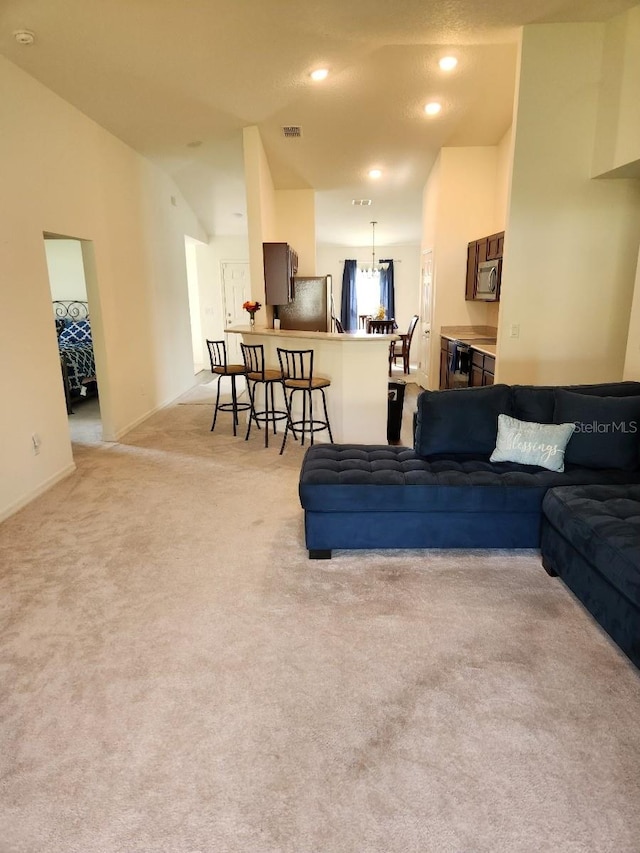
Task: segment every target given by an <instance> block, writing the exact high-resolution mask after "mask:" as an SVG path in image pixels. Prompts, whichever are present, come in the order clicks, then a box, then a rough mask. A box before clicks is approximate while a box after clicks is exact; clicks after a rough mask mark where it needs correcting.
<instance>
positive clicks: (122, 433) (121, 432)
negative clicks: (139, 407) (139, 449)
mask: <svg viewBox="0 0 640 853" xmlns="http://www.w3.org/2000/svg"><path fill="white" fill-rule="evenodd" d="M167 405H168V403H163V404H162V405H161V406H156V407H155V408H154V409H150V410H149V411H148V412H145V414H144V415H140V417H139V418H136V419H135V420H134V421H131V423H130V424H127V426H125V427H122V429H119V430H118V431H117V432H116V433H113V434H112V435H107V434H106V433H103V436H102V440H103V441H120V439H121V438H122V437H123V436H125V435H126V434H127V433H128V432H131V430H132V429H135V428H136V427H137V426H140V424H141V423H143V422H144V421H146V420H147V418H150V417H151V415H155V413H156V412H159V411H160V409H164V408H166V406H167Z"/></svg>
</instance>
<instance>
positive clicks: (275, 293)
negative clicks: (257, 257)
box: [262, 243, 298, 305]
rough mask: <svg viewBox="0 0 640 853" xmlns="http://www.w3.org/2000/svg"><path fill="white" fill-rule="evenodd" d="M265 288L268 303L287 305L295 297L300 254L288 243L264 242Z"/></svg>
mask: <svg viewBox="0 0 640 853" xmlns="http://www.w3.org/2000/svg"><path fill="white" fill-rule="evenodd" d="M262 254H263V257H264V289H265V302H266V304H267V305H286V304H287V303H289V302H291V300H292V299H293V277H294V275H295V274H296V273H297V272H298V255H297V254H296V252H294V250H293V249H292V248H291V246H290V245H289V244H288V243H263V244H262Z"/></svg>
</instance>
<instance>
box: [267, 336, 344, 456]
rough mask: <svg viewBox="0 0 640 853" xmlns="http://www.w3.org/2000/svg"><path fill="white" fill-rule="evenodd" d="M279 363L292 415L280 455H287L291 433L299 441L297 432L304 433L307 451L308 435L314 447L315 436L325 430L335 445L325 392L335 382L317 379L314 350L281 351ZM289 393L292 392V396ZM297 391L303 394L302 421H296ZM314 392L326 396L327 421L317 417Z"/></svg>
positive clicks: (279, 350)
mask: <svg viewBox="0 0 640 853" xmlns="http://www.w3.org/2000/svg"><path fill="white" fill-rule="evenodd" d="M278 361H279V362H280V369H281V371H282V375H283V376H284V388H285V400H286V401H287V412H288V415H289V417H288V419H287V426H286V428H285V431H284V438H283V439H282V447H281V448H280V453H283V452H284V448H285V445H286V443H287V435H288V432H289V430H291V432H292V433H293V437H294V439H296V440H297V435H296V432H297V431H300V433H301V434H302V446H303V447H304V436H305V433H306V434H307V435H309V436H310V439H311V444H313V436H314V434H315V433H316V432H319V431H321V430H325V429H326V430H328V431H329V441H331V443H333V435H332V434H331V424H330V423H329V415H328V413H327V398H326V396H325V393H324V389H325V388H328V387H329V386H330V385H331V380H330V379H327V378H326V377H324V376H314V374H313V350H311V349H309V350H288V349H282V348H280V347H278ZM287 391H288V392H289V394H288V396H287ZM296 391H302V418H296V419H295V420H294V417H293V395H294V394H295V393H296ZM314 391H319V392H320V393H321V394H322V408H323V411H324V420H323V419H321V418H318V417H317V416H315V415H314V412H313V392H314ZM307 409H308V411H307Z"/></svg>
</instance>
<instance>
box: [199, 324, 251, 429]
mask: <svg viewBox="0 0 640 853" xmlns="http://www.w3.org/2000/svg"><path fill="white" fill-rule="evenodd" d="M207 349H208V350H209V361H210V362H211V372H212V373H213V374H214V375H217V377H218V390H217V393H216V405H215V408H214V410H213V423H212V424H211V432H213V430H214V429H215V425H216V418H217V417H218V412H233V434H234V435H236V427H237V426H238V412H244V411H248V410H249V409H250V408H251V403H246V402H242V403H241V402H239V401H238V392H237V388H236V376H244V375H245V374H246V372H247V371H246V368H245V366H244V364H229V363H228V362H227V346H226V344H225V342H224V341H210V340H208V339H207ZM223 376H229V377H231V402H230V403H221V402H220V380H221V379H222V377H223Z"/></svg>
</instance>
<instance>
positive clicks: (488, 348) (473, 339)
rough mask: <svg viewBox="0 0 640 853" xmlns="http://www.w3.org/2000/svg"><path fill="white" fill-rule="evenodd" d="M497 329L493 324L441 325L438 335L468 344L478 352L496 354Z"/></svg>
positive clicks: (493, 355)
mask: <svg viewBox="0 0 640 853" xmlns="http://www.w3.org/2000/svg"><path fill="white" fill-rule="evenodd" d="M497 334H498V330H497V329H496V328H495V327H494V326H442V328H441V329H440V335H441V337H443V338H447V340H449V341H460V342H461V343H463V344H468V345H469V346H470V347H471V348H472V349H474V350H477V351H478V352H481V353H484V354H485V355H490V356H492V357H493V358H495V356H496V339H497Z"/></svg>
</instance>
